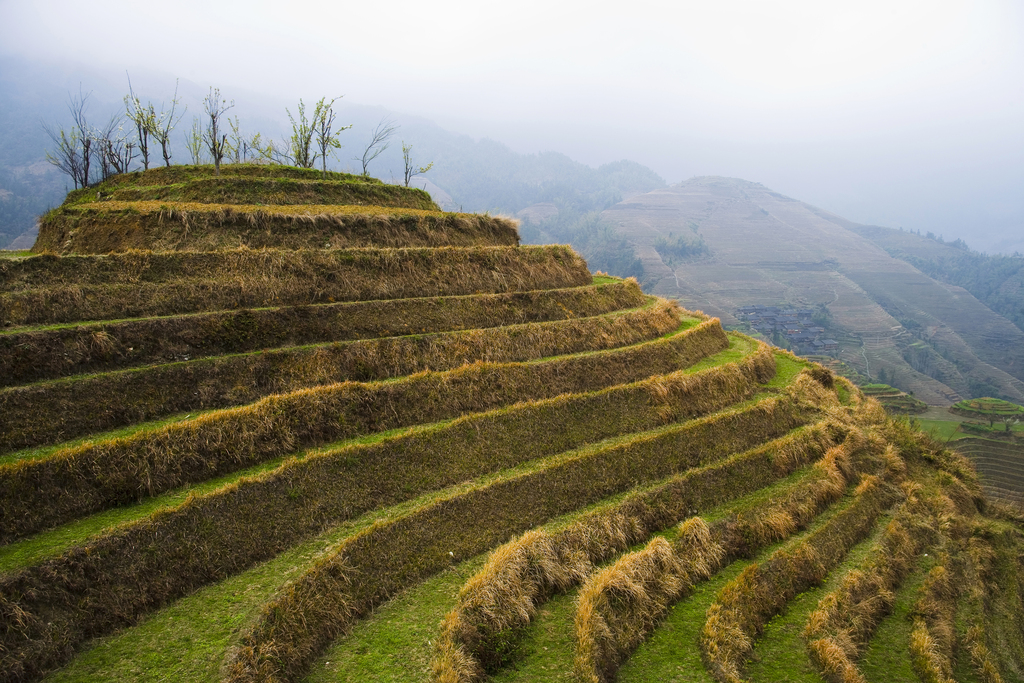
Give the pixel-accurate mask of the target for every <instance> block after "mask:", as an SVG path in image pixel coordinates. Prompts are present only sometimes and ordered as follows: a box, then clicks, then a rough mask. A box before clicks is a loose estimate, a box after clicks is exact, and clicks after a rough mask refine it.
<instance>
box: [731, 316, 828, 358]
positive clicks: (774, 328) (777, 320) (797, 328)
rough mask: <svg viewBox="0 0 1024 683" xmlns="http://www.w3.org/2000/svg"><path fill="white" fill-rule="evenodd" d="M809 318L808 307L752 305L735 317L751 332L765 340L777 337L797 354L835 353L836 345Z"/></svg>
mask: <svg viewBox="0 0 1024 683" xmlns="http://www.w3.org/2000/svg"><path fill="white" fill-rule="evenodd" d="M813 315H814V310H813V309H810V308H782V307H781V306H762V305H754V306H743V307H742V308H740V309H739V310H738V312H737V314H736V317H737V318H739V319H740V320H743V321H745V322H747V323H749V324H750V328H751V329H752V330H754V331H756V332H759V333H760V334H762V335H764V336H765V337H766V338H768V339H773V338H775V335H776V334H778V335H780V336H781V337H782V338H783V339H785V340H786V341H787V342H789V344H790V346H791V347H792V349H793V351H795V352H797V353H803V354H833V353H836V352H837V351H839V342H837V341H836V340H835V339H828V338H826V337H825V328H824V327H821V326H818V325H815V323H814V321H813V320H812V316H813Z"/></svg>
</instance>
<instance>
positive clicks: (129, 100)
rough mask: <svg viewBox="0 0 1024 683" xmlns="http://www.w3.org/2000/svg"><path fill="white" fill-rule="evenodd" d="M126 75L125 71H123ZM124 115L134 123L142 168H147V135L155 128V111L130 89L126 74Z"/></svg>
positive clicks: (130, 81)
mask: <svg viewBox="0 0 1024 683" xmlns="http://www.w3.org/2000/svg"><path fill="white" fill-rule="evenodd" d="M125 75H127V72H125ZM124 108H125V116H127V117H128V120H129V121H131V122H132V123H133V124H135V133H136V135H137V136H138V141H139V154H141V155H142V170H144V171H148V170H149V136H150V133H152V132H153V130H154V129H155V128H156V112H155V111H153V105H152V104H149V105H148V106H147V105H144V104H142V101H141V100H139V96H138V95H136V94H135V90H134V89H132V77H131V76H128V94H127V95H125V96H124Z"/></svg>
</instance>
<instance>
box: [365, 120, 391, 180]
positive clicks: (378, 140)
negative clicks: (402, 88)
mask: <svg viewBox="0 0 1024 683" xmlns="http://www.w3.org/2000/svg"><path fill="white" fill-rule="evenodd" d="M399 128H400V126H398V124H396V123H395V122H394V121H392V120H391V119H390V118H388V117H386V116H385V117H384V118H382V119H381V120H380V123H378V124H377V127H376V128H374V129H373V137H372V138H371V139H370V144H368V145H367V146H366V149H365V150H364V151H363V156H362V157H361V158H360V157H355V160H356V161H359V162H362V164H363V175H364V176H368V175H370V174H369V172H368V171H367V167H369V165H370V162H371V161H373V160H374V159H376V158H377V157H379V156H380V155H381V154H382V153H383V152H384V150H386V149H387V148H388V147H389V146H390V144H391V143H389V142H388V139H390V138H391V136H393V135H394V134H395V131H397V130H398V129H399Z"/></svg>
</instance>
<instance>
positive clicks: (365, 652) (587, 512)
mask: <svg viewBox="0 0 1024 683" xmlns="http://www.w3.org/2000/svg"><path fill="white" fill-rule="evenodd" d="M795 431H799V429H798V430H795ZM727 466H728V465H727V463H720V464H716V465H712V466H710V467H712V468H720V467H727ZM808 473H809V468H807V467H804V468H802V469H799V470H797V471H796V472H795V473H793V474H791V475H789V476H787V477H784V478H782V479H779V480H776V481H775V482H774V483H771V484H769V485H767V486H765V487H764V488H761V489H758V490H757V491H756V492H755V493H753V494H748V495H745V496H743V495H741V494H740V493H739V492H738V491H723V493H724V494H725V495H727V496H728V495H732V496H738V497H735V498H733V499H731V500H729V501H728V502H725V503H722V504H721V505H720V506H719V507H718V508H714V509H712V510H710V511H709V512H708V514H707V516H708V517H712V516H717V517H720V516H725V515H729V514H734V513H736V512H738V511H740V510H743V509H749V508H755V507H757V506H759V505H761V504H763V502H764V500H765V499H766V498H771V497H777V496H779V495H782V494H784V493H785V492H786V491H787V490H789V489H792V488H793V487H795V486H799V485H800V482H801V481H802V480H803V479H805V478H806V477H807V475H808ZM693 474H696V472H694V473H693ZM675 478H678V475H677V476H676V477H674V478H673V479H675ZM671 481H672V479H669V480H663V481H661V482H658V483H656V484H654V485H653V486H652V487H650V488H640V489H637V490H634V491H633V492H631V493H630V494H628V495H626V496H621V495H620V496H611V497H609V498H607V499H605V500H604V501H602V502H600V503H598V504H596V505H592V506H588V507H586V508H583V509H582V510H580V511H578V512H574V513H570V514H569V515H566V516H563V517H559V518H556V519H555V520H553V521H552V522H550V523H548V524H546V525H544V526H542V527H539V528H538V529H537V530H538V531H540V532H542V533H545V534H548V535H549V536H555V535H557V534H558V533H559V532H561V531H563V530H565V529H571V528H572V527H573V526H574V525H578V524H579V523H581V522H583V521H584V520H586V519H588V518H599V517H601V516H604V515H607V514H608V512H609V511H610V510H612V509H614V508H616V507H620V506H621V505H622V503H623V502H624V501H625V500H626V499H627V498H629V497H630V496H642V495H643V494H644V493H645V492H647V491H654V490H657V489H659V488H662V487H664V486H666V485H669V484H670V482H671ZM700 511H703V510H700ZM655 535H656V536H662V537H665V538H669V539H672V538H674V537H675V535H676V528H675V527H672V528H669V529H667V530H664V531H659V532H655ZM641 547H642V542H641V544H638V543H633V544H631V545H629V546H628V547H627V548H626V549H625V552H629V551H635V550H638V549H640V548H641ZM619 556H620V553H619V552H613V553H612V554H611V555H610V557H609V558H608V560H607V561H605V562H602V563H600V564H599V565H598V567H604V566H607V565H608V564H609V563H610V562H612V561H614V560H615V559H616V558H618V557H619ZM484 559H485V558H484V557H481V556H478V557H475V558H472V559H470V560H467V561H466V562H463V563H461V564H458V565H455V566H454V567H452V568H451V569H449V570H446V571H444V572H442V573H440V574H439V575H437V576H436V577H434V578H431V579H428V580H427V581H425V582H424V583H422V584H420V585H418V586H416V587H414V588H411V589H409V590H408V591H406V592H404V593H402V594H400V595H399V596H398V597H397V598H395V599H394V600H392V601H391V602H389V603H388V604H387V605H385V606H384V607H383V608H381V609H380V610H378V611H376V612H375V613H374V614H373V615H372V616H371V617H369V618H368V619H367V620H365V621H364V622H361V623H360V624H357V625H356V626H355V627H354V628H353V630H352V633H351V634H349V635H347V636H346V637H344V638H341V639H338V640H337V641H335V642H334V643H333V644H332V645H331V647H330V648H329V649H327V650H326V651H325V652H324V653H323V655H321V657H320V658H319V659H318V661H317V662H316V664H315V665H314V666H313V667H312V668H311V671H310V674H309V676H308V677H307V679H306V680H308V681H311V682H315V683H322V682H326V681H337V680H345V681H348V680H352V681H354V680H375V681H423V682H424V683H425V682H426V681H429V680H430V671H431V666H430V664H431V660H432V659H433V657H434V654H435V653H434V648H433V647H432V646H431V643H430V642H429V641H431V640H433V639H434V637H435V634H436V631H437V624H438V623H440V622H441V621H442V619H443V618H444V615H445V614H446V613H448V612H450V611H451V610H452V609H453V608H454V607H455V605H456V603H457V598H458V594H459V592H460V590H459V589H460V587H462V586H463V585H464V584H465V583H466V582H467V581H469V580H470V579H471V577H472V576H473V575H474V574H476V573H477V572H478V571H479V570H480V568H481V567H482V566H483V564H484ZM575 595H576V591H575V590H569V591H566V592H565V593H564V594H562V595H557V594H556V595H554V596H552V598H551V599H550V600H549V601H548V602H547V603H546V604H545V605H543V606H541V607H539V608H538V613H537V618H536V620H534V621H532V622H531V625H530V626H529V627H528V628H527V629H525V632H524V634H523V635H522V639H521V641H520V642H519V644H518V647H517V649H516V651H515V656H514V658H513V662H512V664H510V665H509V666H508V667H505V668H503V669H500V670H499V671H497V672H492V674H491V678H492V679H493V680H533V679H536V678H544V677H545V676H552V672H557V673H556V674H555V675H556V676H557V675H559V674H561V675H568V673H569V671H570V666H571V660H572V651H571V640H570V636H571V632H572V623H571V622H572V600H573V598H574V597H575ZM556 614H557V616H556ZM553 619H557V620H558V624H559V627H557V628H549V627H548V626H549V625H550V624H551V622H552V620H553ZM385 644H388V645H385ZM659 680H665V679H659Z"/></svg>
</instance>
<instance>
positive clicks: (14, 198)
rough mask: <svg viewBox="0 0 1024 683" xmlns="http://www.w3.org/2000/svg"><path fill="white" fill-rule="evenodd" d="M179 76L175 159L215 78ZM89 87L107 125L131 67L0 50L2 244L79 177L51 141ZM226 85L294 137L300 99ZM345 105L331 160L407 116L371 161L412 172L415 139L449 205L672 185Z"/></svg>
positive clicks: (256, 121)
mask: <svg viewBox="0 0 1024 683" xmlns="http://www.w3.org/2000/svg"><path fill="white" fill-rule="evenodd" d="M132 85H133V87H134V89H135V91H136V93H137V94H138V95H139V96H140V98H141V99H142V101H143V102H148V101H151V102H153V103H154V104H155V105H156V106H157V109H158V111H159V108H160V106H161V103H162V104H163V105H166V106H169V103H170V101H171V99H172V98H173V96H174V88H175V83H174V82H173V81H170V80H168V79H167V78H166V77H164V76H162V75H155V74H149V73H138V74H132ZM177 88H178V91H177V92H178V96H179V98H180V100H181V108H182V109H184V110H185V112H186V113H185V115H184V117H183V118H182V120H181V122H180V123H179V124H178V126H177V128H176V129H175V131H174V133H172V153H173V162H175V163H188V162H189V158H188V154H187V152H186V149H185V146H184V134H185V130H186V129H187V128H188V127H189V126H190V125H191V122H192V120H193V117H195V116H202V114H203V106H202V99H203V97H205V95H206V94H207V92H208V91H209V86H202V85H199V84H196V83H192V82H189V81H185V80H182V81H180V82H179V83H178V84H177ZM79 89H81V93H83V94H86V95H88V97H89V100H88V107H87V114H88V116H89V120H90V122H92V125H100V124H102V123H105V122H106V121H108V120H109V118H110V117H111V116H113V115H116V114H117V113H118V112H120V111H122V110H123V98H124V96H125V95H126V94H127V90H128V82H127V76H126V77H125V78H124V79H123V82H122V81H119V80H116V79H111V78H110V77H109V76H107V75H104V74H103V73H102V72H99V71H92V70H84V69H81V68H74V69H66V70H62V69H58V68H56V67H46V66H38V65H33V64H31V63H28V62H24V61H21V62H18V61H11V60H6V61H0V248H4V247H8V246H12V241H14V240H16V239H17V240H18V241H17V242H16V243H15V244H14V245H13V246H16V247H17V248H28V247H29V246H31V243H32V241H33V240H34V236H35V232H34V228H35V219H36V217H37V216H39V215H40V214H42V213H44V212H45V211H46V210H48V209H49V208H51V207H53V206H56V205H57V204H59V203H60V202H61V201H63V198H64V194H65V193H66V192H67V190H68V189H70V187H69V183H70V180H69V179H68V178H67V177H65V176H63V175H61V174H60V173H59V172H57V171H56V169H54V168H53V167H52V166H51V165H49V164H48V163H46V160H45V159H46V150H47V149H48V148H50V147H51V146H52V144H51V142H50V141H49V139H48V138H47V136H46V134H45V132H44V130H43V124H44V123H48V124H51V125H55V126H57V127H67V128H70V125H71V123H70V116H69V114H68V111H67V102H68V99H69V96H70V95H71V94H75V95H77V94H78V93H79ZM333 94H337V93H333ZM222 95H223V96H224V98H225V99H226V100H229V101H231V100H233V101H234V103H235V106H234V108H232V109H231V110H230V111H229V112H228V114H227V115H228V116H230V117H237V118H238V121H239V124H240V127H241V129H242V132H243V134H245V135H250V136H251V135H252V134H253V133H256V132H259V133H260V134H261V136H262V137H263V138H264V139H265V140H274V141H276V142H277V143H279V144H281V145H284V144H285V143H286V141H287V139H288V136H289V134H290V130H291V129H290V124H289V120H288V113H289V112H290V113H291V114H292V115H293V116H298V106H297V105H298V102H287V101H284V100H280V99H276V98H271V97H267V96H265V95H261V94H257V93H253V92H247V91H238V92H232V91H229V90H224V91H222ZM321 95H323V93H321V94H316V95H315V96H313V97H311V98H309V99H307V100H305V102H306V105H307V107H310V108H311V107H312V105H313V103H315V101H316V100H317V99H319V97H320V96H321ZM335 109H336V111H337V113H338V116H337V125H338V126H351V128H349V129H348V130H345V131H344V132H342V133H341V136H340V140H341V144H342V148H341V149H340V150H339V151H338V152H337V154H336V155H335V156H334V157H333V158H332V159H331V160H330V163H329V165H328V167H329V168H330V169H332V170H340V171H350V172H361V171H362V165H361V162H360V161H359V157H361V156H362V152H363V150H364V149H365V148H366V146H367V144H369V141H370V139H371V136H372V133H373V130H374V128H375V127H376V126H377V125H378V124H380V122H381V121H391V122H393V123H394V124H396V125H397V126H398V128H397V130H396V132H395V134H394V136H393V137H392V138H391V139H390V140H389V141H388V145H387V148H386V149H385V150H384V152H383V153H382V154H380V156H379V157H377V158H376V159H374V160H373V161H372V162H371V164H370V165H369V167H368V172H369V174H370V175H371V176H374V177H377V178H380V179H381V180H384V181H385V182H395V183H397V182H401V178H402V175H403V170H404V159H403V156H402V145H403V144H406V145H411V147H412V150H411V155H412V159H413V162H414V164H415V165H417V166H426V165H427V164H430V163H432V164H433V166H432V167H431V169H430V171H429V172H428V173H426V174H424V175H423V176H418V177H415V178H414V179H413V183H412V184H414V185H416V186H417V187H425V188H426V189H427V190H428V191H429V192H431V193H432V195H433V196H434V198H435V199H436V200H437V201H438V203H439V204H440V205H441V206H442V208H445V209H447V210H464V211H490V212H492V213H503V214H516V213H517V212H519V211H521V210H523V209H525V208H527V207H529V206H532V205H534V204H538V203H545V202H548V203H553V204H557V205H558V206H559V207H561V209H562V214H561V216H562V218H561V219H560V220H561V222H562V223H566V221H567V218H566V217H567V216H571V217H572V219H571V220H569V221H568V222H569V223H571V224H572V225H575V223H576V222H577V221H578V220H579V219H580V218H581V217H582V216H585V215H587V214H588V213H593V212H597V211H601V210H604V209H605V208H607V207H609V206H611V205H613V204H615V203H616V202H619V201H621V200H622V199H624V198H626V197H629V196H631V195H633V194H636V193H638V192H646V191H649V190H652V189H655V188H658V187H663V186H664V185H665V181H664V180H663V179H662V178H661V177H660V176H658V175H657V174H656V173H655V172H654V171H652V170H651V169H649V168H647V167H645V166H642V165H640V164H637V163H634V162H630V161H625V160H623V161H618V162H613V163H610V164H605V165H603V166H601V167H600V168H596V169H595V168H592V167H590V166H587V165H585V164H581V163H579V162H576V161H573V160H572V159H570V158H569V157H567V156H566V155H564V154H559V153H557V152H543V153H539V154H520V153H517V152H514V151H513V150H511V149H510V148H509V147H507V146H505V145H503V144H501V143H499V142H495V141H494V140H488V139H480V140H475V139H473V138H471V137H469V136H468V135H462V134H459V133H454V132H451V131H448V130H445V129H444V128H442V127H440V126H438V125H437V124H435V123H433V122H431V121H428V120H426V119H423V118H420V117H416V116H410V115H405V114H402V113H399V112H391V111H388V110H386V109H383V108H381V107H372V106H364V105H358V104H352V103H349V102H347V101H346V100H345V99H344V98H340V99H338V100H337V101H336V103H335ZM152 163H158V160H152V161H151V164H152ZM135 165H136V166H137V167H139V168H141V161H138V160H137V161H136V162H135ZM525 222H527V223H528V222H529V221H525ZM525 230H526V232H527V233H528V234H529V235H533V236H535V237H538V238H539V237H540V236H541V232H540V231H539V230H537V229H535V228H533V227H532V226H530V225H527V226H526V227H525ZM531 230H532V232H531ZM576 232H579V230H578V229H576V228H575V227H572V226H570V227H568V228H565V229H563V230H562V231H561V232H560V233H559V234H560V235H561V236H562V237H563V239H559V240H556V241H572V240H570V239H568V237H569V236H570V235H574V234H576ZM19 236H20V239H18V238H19ZM527 241H536V240H531V239H529V238H528V239H527ZM576 241H579V240H578V239H577V240H576ZM596 241H599V240H595V239H593V238H592V239H590V240H589V241H586V243H587V244H593V243H596ZM602 245H604V242H602ZM620 246H621V247H622V248H623V249H628V245H617V244H616V245H612V248H608V247H607V245H604V247H602V248H604V250H605V251H607V252H609V253H611V254H618V253H619V251H620V250H619V249H618V247H620ZM613 260H614V258H613Z"/></svg>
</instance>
